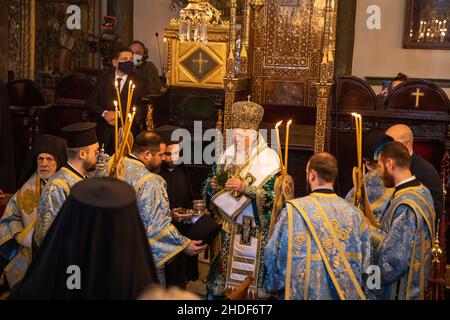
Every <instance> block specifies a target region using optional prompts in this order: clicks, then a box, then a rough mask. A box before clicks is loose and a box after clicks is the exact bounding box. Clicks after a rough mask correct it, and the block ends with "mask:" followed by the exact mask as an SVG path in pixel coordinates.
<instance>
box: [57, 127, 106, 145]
mask: <svg viewBox="0 0 450 320" xmlns="http://www.w3.org/2000/svg"><path fill="white" fill-rule="evenodd" d="M96 126H97V124H95V123H92V122H79V123H74V124H71V125H70V126H67V127H64V128H62V129H61V131H62V133H63V135H64V137H65V138H66V140H67V147H68V148H81V147H87V146H90V145H93V144H95V143H97V142H98V140H97V134H96V133H95V127H96Z"/></svg>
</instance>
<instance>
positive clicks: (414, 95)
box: [411, 88, 425, 109]
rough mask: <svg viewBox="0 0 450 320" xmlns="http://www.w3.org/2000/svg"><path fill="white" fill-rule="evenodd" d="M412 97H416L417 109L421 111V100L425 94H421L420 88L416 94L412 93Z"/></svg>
mask: <svg viewBox="0 0 450 320" xmlns="http://www.w3.org/2000/svg"><path fill="white" fill-rule="evenodd" d="M411 96H413V97H416V109H419V106H420V98H421V97H425V93H424V92H421V91H420V89H419V88H417V89H416V92H413V93H411Z"/></svg>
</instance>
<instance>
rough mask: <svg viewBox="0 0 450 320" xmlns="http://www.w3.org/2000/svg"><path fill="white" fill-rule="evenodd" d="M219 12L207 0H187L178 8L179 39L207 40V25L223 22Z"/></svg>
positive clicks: (205, 41)
mask: <svg viewBox="0 0 450 320" xmlns="http://www.w3.org/2000/svg"><path fill="white" fill-rule="evenodd" d="M220 16H221V12H220V11H219V10H217V9H216V8H214V7H213V6H212V5H211V4H209V3H208V1H207V0H189V1H188V4H187V6H186V7H185V8H184V9H181V10H180V18H179V19H178V23H179V35H178V36H179V39H180V40H181V41H196V42H204V43H207V42H208V26H211V25H218V24H223V23H224V22H223V21H222V19H221V17H220Z"/></svg>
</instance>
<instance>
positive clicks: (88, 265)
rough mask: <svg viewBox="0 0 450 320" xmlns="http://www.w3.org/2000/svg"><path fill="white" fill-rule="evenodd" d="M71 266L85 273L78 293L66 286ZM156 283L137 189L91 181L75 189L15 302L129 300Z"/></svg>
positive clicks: (107, 180) (15, 294) (106, 180)
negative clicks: (139, 208)
mask: <svg viewBox="0 0 450 320" xmlns="http://www.w3.org/2000/svg"><path fill="white" fill-rule="evenodd" d="M70 266H75V267H77V268H78V269H79V270H80V271H79V272H80V273H81V274H80V275H81V279H80V282H81V283H80V288H78V289H77V290H71V288H70V287H68V285H67V283H68V280H67V279H68V277H70V276H71V274H70V273H68V270H70V269H68V268H69V267H70ZM72 270H74V269H72ZM73 272H74V271H72V274H74V273H73ZM157 282H158V280H157V274H156V267H155V264H154V261H153V256H152V251H151V248H150V246H149V245H148V239H147V235H146V232H145V229H144V226H143V224H142V219H141V216H140V215H139V211H138V207H137V203H136V193H135V191H134V189H133V188H132V187H131V186H130V185H128V184H127V183H125V182H122V181H119V180H114V179H110V178H92V179H88V180H85V181H82V182H79V183H78V184H76V185H75V186H74V187H73V188H72V189H71V192H70V195H69V197H68V198H67V200H66V202H65V203H64V205H63V207H62V208H61V210H60V211H59V213H58V215H57V216H56V218H55V220H54V222H53V224H52V225H51V227H50V229H49V231H48V233H47V235H46V236H45V238H44V241H43V243H42V245H41V247H40V248H39V250H37V251H36V256H35V257H33V260H32V263H31V265H30V267H29V269H28V271H27V273H26V275H25V278H24V279H23V281H22V282H21V283H20V284H18V285H17V286H16V287H15V288H14V289H13V292H12V294H11V298H12V299H27V300H28V299H44V300H48V299H58V300H84V299H87V300H92V299H95V300H97V299H101V300H104V299H108V300H109V299H112V300H124V299H126V300H130V299H136V298H137V297H138V296H139V295H140V294H141V293H142V291H143V290H144V289H145V288H146V287H147V286H148V285H150V284H152V283H157Z"/></svg>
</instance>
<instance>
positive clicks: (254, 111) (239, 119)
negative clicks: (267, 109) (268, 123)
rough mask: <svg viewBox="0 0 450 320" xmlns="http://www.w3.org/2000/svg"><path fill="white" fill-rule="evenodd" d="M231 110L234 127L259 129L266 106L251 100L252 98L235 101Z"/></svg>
mask: <svg viewBox="0 0 450 320" xmlns="http://www.w3.org/2000/svg"><path fill="white" fill-rule="evenodd" d="M231 112H232V114H231V119H232V126H233V129H236V128H240V129H253V130H258V129H259V125H260V123H261V121H262V119H263V116H264V108H263V107H262V106H261V105H259V104H257V103H255V102H251V101H250V98H249V100H248V101H238V102H235V103H234V104H233V107H232V111H231Z"/></svg>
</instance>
